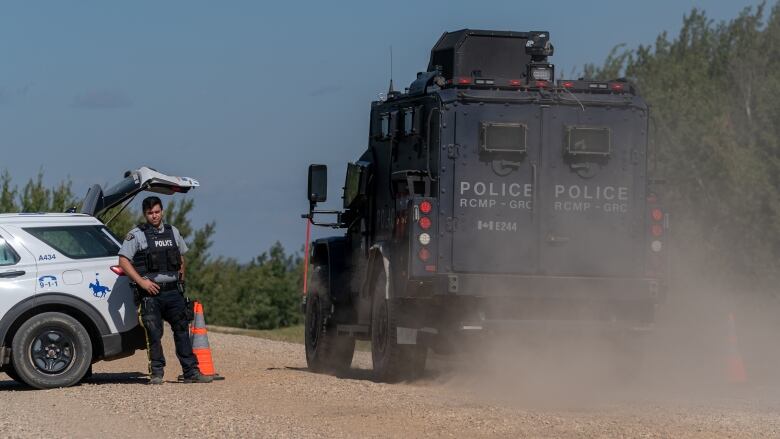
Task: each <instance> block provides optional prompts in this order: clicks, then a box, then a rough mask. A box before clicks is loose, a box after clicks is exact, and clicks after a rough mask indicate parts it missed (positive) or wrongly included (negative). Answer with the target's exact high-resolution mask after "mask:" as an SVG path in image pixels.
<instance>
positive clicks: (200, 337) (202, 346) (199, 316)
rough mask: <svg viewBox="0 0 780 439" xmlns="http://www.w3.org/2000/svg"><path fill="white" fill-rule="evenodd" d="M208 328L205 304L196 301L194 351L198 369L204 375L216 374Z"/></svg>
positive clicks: (192, 332) (193, 328)
mask: <svg viewBox="0 0 780 439" xmlns="http://www.w3.org/2000/svg"><path fill="white" fill-rule="evenodd" d="M207 332H208V331H207V330H206V318H205V317H204V316H203V305H202V304H201V303H200V302H195V320H194V321H193V323H192V328H191V329H190V338H191V340H192V352H193V353H194V354H195V357H196V358H197V359H198V369H200V373H202V374H203V375H209V376H216V375H217V374H216V373H215V372H214V361H213V360H212V359H211V348H210V347H209V337H208V334H207Z"/></svg>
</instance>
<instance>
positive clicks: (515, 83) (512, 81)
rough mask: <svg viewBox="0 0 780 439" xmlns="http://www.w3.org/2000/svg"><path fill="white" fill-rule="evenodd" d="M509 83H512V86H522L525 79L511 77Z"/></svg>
mask: <svg viewBox="0 0 780 439" xmlns="http://www.w3.org/2000/svg"><path fill="white" fill-rule="evenodd" d="M509 85H511V86H512V87H520V86H521V85H523V81H521V80H519V79H510V80H509Z"/></svg>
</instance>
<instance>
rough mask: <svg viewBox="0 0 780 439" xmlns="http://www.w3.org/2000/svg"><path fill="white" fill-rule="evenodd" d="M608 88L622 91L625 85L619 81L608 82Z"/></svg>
mask: <svg viewBox="0 0 780 439" xmlns="http://www.w3.org/2000/svg"><path fill="white" fill-rule="evenodd" d="M609 88H611V89H612V90H613V91H616V92H622V91H623V90H624V89H625V85H624V84H622V83H620V82H613V83H612V84H609Z"/></svg>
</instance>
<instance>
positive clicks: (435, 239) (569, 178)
mask: <svg viewBox="0 0 780 439" xmlns="http://www.w3.org/2000/svg"><path fill="white" fill-rule="evenodd" d="M552 53H553V47H552V45H551V44H550V41H549V35H548V33H547V32H497V31H480V30H460V31H457V32H448V33H444V34H443V35H442V36H441V38H440V39H439V41H438V42H437V43H436V45H435V47H434V48H433V50H432V51H431V57H430V63H429V65H428V69H427V71H426V72H421V73H418V74H417V79H416V80H415V81H414V82H413V83H412V84H411V85H410V86H409V88H408V89H406V91H405V92H403V93H401V92H396V91H393V90H392V87H391V89H390V91H389V92H388V94H387V96H386V98H384V99H380V100H378V101H376V102H372V104H371V120H370V128H369V139H368V148H367V149H366V151H365V152H364V153H363V154H362V155H361V156H360V158H359V159H358V160H357V161H355V162H354V163H349V164H348V165H347V171H346V180H345V183H344V188H343V189H344V192H343V210H317V208H316V205H317V203H321V202H324V201H325V200H326V192H327V169H326V167H325V166H323V165H311V166H310V167H309V184H308V198H309V202H310V211H309V213H308V214H306V215H304V217H305V218H308V220H309V221H310V222H311V224H314V225H320V226H329V227H333V228H338V229H343V232H344V233H343V234H339V235H338V236H333V237H329V238H323V239H317V240H315V241H314V242H312V243H311V248H310V251H308V252H307V256H308V257H309V264H310V265H308V264H307V267H308V266H310V267H311V271H310V272H309V275H308V288H307V290H308V291H306V292H305V294H304V298H303V309H304V312H305V314H306V319H305V320H306V335H305V338H306V340H305V342H306V360H307V362H308V365H309V367H310V368H311V369H312V370H315V371H339V370H343V369H345V368H349V366H350V364H351V360H352V355H353V352H354V348H355V340H370V342H371V353H372V359H373V368H374V372H375V375H376V379H378V380H383V381H393V380H399V379H408V378H412V377H414V376H416V375H419V374H420V373H421V372H422V371H423V370H424V368H425V362H426V355H427V353H428V349H429V348H431V349H433V350H434V351H439V350H441V351H447V350H448V349H450V348H451V347H452V346H453V343H457V340H459V337H460V336H461V335H464V336H465V335H466V334H472V333H475V332H476V333H482V334H489V333H491V331H493V330H497V329H499V328H504V327H517V328H524V327H533V326H534V325H538V324H540V323H541V324H543V325H544V326H545V327H551V326H556V325H561V326H573V327H578V326H579V325H582V326H583V327H585V326H587V327H594V326H595V327H605V328H620V329H622V330H626V331H627V332H631V331H633V330H637V331H638V330H641V329H647V328H650V327H651V326H652V324H653V320H654V310H655V307H656V305H657V304H658V302H659V301H660V300H661V299H662V297H663V296H664V294H665V289H666V285H667V282H666V280H665V278H666V274H667V273H668V267H667V261H668V258H667V257H666V255H667V253H668V249H667V240H666V235H667V231H668V224H667V223H668V216H667V214H666V212H665V211H664V209H663V208H662V206H661V205H660V202H659V199H658V196H657V195H656V193H654V190H653V185H654V184H655V183H657V182H656V181H654V180H652V179H651V178H649V176H648V162H649V161H650V160H648V150H647V145H648V142H647V135H648V106H647V104H646V103H645V101H644V100H643V99H642V98H641V97H640V96H639V95H638V94H637V92H636V88H635V86H633V85H632V84H631V83H630V82H627V81H626V80H623V79H617V80H613V81H589V80H583V79H578V80H561V79H559V80H555V79H554V66H553V65H552V64H550V63H549V62H548V57H549V56H551V55H552ZM325 215H332V216H331V217H327V216H325Z"/></svg>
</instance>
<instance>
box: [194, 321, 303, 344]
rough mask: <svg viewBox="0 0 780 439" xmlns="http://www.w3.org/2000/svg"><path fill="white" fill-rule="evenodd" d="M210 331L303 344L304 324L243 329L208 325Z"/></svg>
mask: <svg viewBox="0 0 780 439" xmlns="http://www.w3.org/2000/svg"><path fill="white" fill-rule="evenodd" d="M208 329H209V331H214V332H219V333H222V334H238V335H248V336H250V337H257V338H265V339H268V340H275V341H286V342H289V343H300V344H303V325H296V326H288V327H286V328H278V329H241V328H230V327H227V326H213V325H209V326H208Z"/></svg>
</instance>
